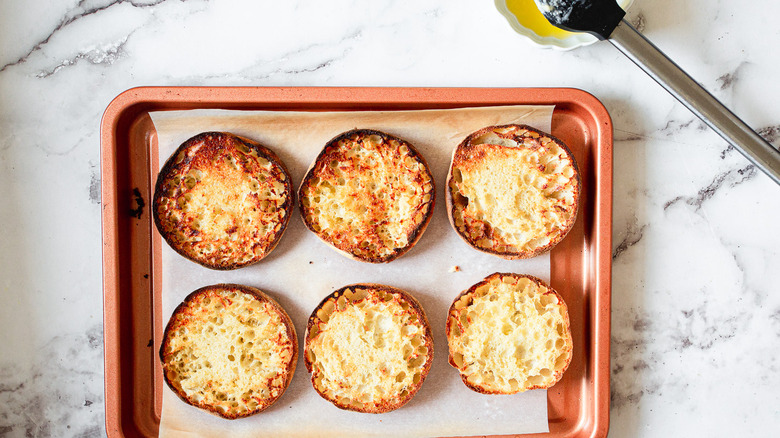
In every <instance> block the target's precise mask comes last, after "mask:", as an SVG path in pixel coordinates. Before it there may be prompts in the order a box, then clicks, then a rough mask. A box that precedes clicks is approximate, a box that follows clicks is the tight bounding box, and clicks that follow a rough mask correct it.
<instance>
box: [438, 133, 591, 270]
mask: <svg viewBox="0 0 780 438" xmlns="http://www.w3.org/2000/svg"><path fill="white" fill-rule="evenodd" d="M579 197H580V177H579V170H578V168H577V162H576V161H575V160H574V156H573V155H572V153H571V151H569V149H568V148H567V147H566V145H565V144H563V142H561V141H560V140H558V139H557V138H555V137H553V136H551V135H549V134H545V133H543V132H541V131H538V130H536V129H533V128H531V127H529V126H525V125H503V126H490V127H487V128H483V129H480V130H479V131H477V132H474V133H473V134H471V135H469V136H468V137H466V139H465V140H463V142H461V143H460V144H459V145H458V147H457V148H456V149H455V152H454V153H453V158H452V165H451V166H450V172H449V176H448V178H447V214H448V216H449V218H450V222H451V223H452V226H453V227H454V228H455V230H456V231H457V233H458V234H459V235H460V236H461V237H462V238H463V239H464V240H465V241H466V242H468V243H469V244H470V245H471V246H473V247H474V248H476V249H478V250H480V251H484V252H487V253H490V254H494V255H497V256H500V257H503V258H506V259H519V258H529V257H534V256H537V255H539V254H541V253H544V252H546V251H549V250H550V249H552V248H553V247H554V246H555V245H557V244H558V243H559V242H560V241H561V240H563V238H564V237H565V236H566V234H567V233H568V232H569V230H571V228H572V226H573V225H574V220H575V219H576V217H577V204H578V202H579Z"/></svg>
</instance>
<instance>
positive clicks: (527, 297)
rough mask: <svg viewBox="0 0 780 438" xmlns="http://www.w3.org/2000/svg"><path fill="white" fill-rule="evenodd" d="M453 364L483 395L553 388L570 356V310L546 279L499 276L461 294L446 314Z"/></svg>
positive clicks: (496, 274)
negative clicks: (546, 282) (544, 280)
mask: <svg viewBox="0 0 780 438" xmlns="http://www.w3.org/2000/svg"><path fill="white" fill-rule="evenodd" d="M446 330H447V342H448V344H449V363H450V365H452V366H453V367H455V368H457V369H458V371H459V372H460V378H461V380H463V383H465V384H466V386H468V387H469V388H471V389H472V390H474V391H477V392H480V393H483V394H514V393H517V392H523V391H527V390H529V389H545V388H549V387H551V386H553V385H554V384H555V383H556V382H558V380H560V379H561V376H563V372H564V371H566V368H568V366H569V362H571V357H572V337H571V327H570V325H569V312H568V310H567V308H566V303H564V302H563V298H561V296H560V295H558V293H557V292H555V291H554V290H553V289H552V288H551V287H550V286H548V285H547V284H545V283H544V282H543V281H542V280H540V279H538V278H536V277H533V276H530V275H519V274H504V273H495V274H492V275H489V276H487V277H486V278H485V279H484V280H482V281H480V282H479V283H477V284H475V285H474V286H472V287H470V288H469V289H468V290H466V291H465V292H463V293H461V294H460V295H458V297H457V298H455V301H454V302H453V303H452V305H451V306H450V310H449V312H448V314H447V328H446Z"/></svg>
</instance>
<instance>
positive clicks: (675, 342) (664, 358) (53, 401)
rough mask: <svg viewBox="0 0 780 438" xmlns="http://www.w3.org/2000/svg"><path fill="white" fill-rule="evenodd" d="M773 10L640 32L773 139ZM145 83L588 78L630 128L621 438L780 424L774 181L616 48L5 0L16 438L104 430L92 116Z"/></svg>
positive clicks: (8, 393)
mask: <svg viewBox="0 0 780 438" xmlns="http://www.w3.org/2000/svg"><path fill="white" fill-rule="evenodd" d="M778 13H780V3H777V2H774V1H772V0H756V1H754V2H751V3H750V6H745V4H744V3H743V2H740V1H738V0H722V1H719V2H710V1H706V0H691V1H688V2H675V1H672V0H657V1H649V0H636V1H635V2H634V5H633V7H632V9H631V10H630V11H629V19H630V21H631V23H632V24H633V25H634V26H635V27H637V28H638V29H639V30H640V31H642V32H643V33H644V34H645V35H647V36H648V37H649V38H650V39H651V40H652V41H653V42H654V43H656V44H657V45H658V46H659V47H660V48H661V49H662V50H664V51H665V52H666V53H667V54H668V55H669V56H670V57H671V58H672V59H674V60H675V61H677V62H678V63H679V64H680V65H681V66H682V67H683V68H684V69H686V70H687V71H688V72H689V73H690V74H691V75H692V76H693V77H695V78H696V79H697V80H698V81H700V82H701V83H702V84H703V85H704V86H705V87H706V88H708V89H709V90H710V91H712V92H713V93H714V94H715V95H716V96H717V97H718V98H720V99H721V100H722V101H723V102H724V103H726V104H727V105H728V106H729V107H731V108H732V109H733V110H734V111H735V112H736V113H737V114H739V115H740V116H742V118H743V119H744V120H745V121H746V122H747V123H748V124H750V125H751V126H754V127H755V128H756V129H757V130H758V131H759V133H760V134H761V135H762V136H764V137H765V138H766V139H767V140H768V141H770V142H772V143H773V144H775V145H778V144H780V107H778V106H777V105H776V103H775V102H776V101H777V100H778V98H779V97H780V82H778V81H777V80H776V72H777V70H778V69H780V57H779V56H778V54H777V51H776V47H777V46H778V45H780V32H778V31H777V26H776V24H775V23H774V17H776V16H777V15H778ZM141 85H214V86H219V85H267V86H282V85H303V86H323V85H324V86H329V85H356V86H367V85H376V86H490V87H527V86H548V87H577V88H582V89H584V90H586V91H589V92H590V93H592V94H594V95H595V96H596V97H598V98H599V99H600V100H601V101H602V102H604V104H605V106H606V107H607V109H608V110H609V111H610V114H611V116H612V118H613V122H614V126H615V145H614V153H615V159H614V228H613V250H612V259H613V260H612V261H613V317H612V343H611V347H612V365H611V372H612V380H611V382H612V391H611V431H610V435H611V436H614V437H634V436H641V437H666V436H770V435H772V434H773V433H776V432H775V431H776V430H780V408H779V407H780V392H779V391H777V388H779V387H780V373H778V366H779V364H778V359H779V358H780V353H778V351H780V294H778V291H780V287H779V286H778V284H780V269H778V266H780V233H778V232H776V228H777V221H778V217H780V188H778V187H777V186H776V185H774V184H773V183H772V182H771V181H770V180H769V179H768V178H767V177H765V176H764V175H763V174H761V173H760V172H758V171H756V169H755V168H754V167H753V166H752V165H750V164H749V163H748V162H747V161H746V160H745V159H744V158H743V157H742V156H741V155H740V154H739V153H738V152H737V151H736V150H734V149H733V148H731V147H728V146H727V145H726V144H725V142H723V141H722V140H721V139H720V138H719V137H717V135H715V134H713V133H712V132H710V131H709V130H708V129H707V128H706V127H705V126H704V125H703V124H702V123H701V122H700V121H698V120H697V119H695V118H694V117H693V116H692V115H691V114H690V113H688V112H687V111H686V110H685V109H684V108H683V107H682V106H681V105H679V104H678V103H677V102H675V101H674V99H673V98H671V97H670V96H669V95H668V94H666V93H665V92H664V91H663V90H662V89H661V88H660V87H658V86H657V85H656V84H655V83H654V82H652V80H651V79H649V78H647V77H646V76H645V75H644V74H643V73H642V72H641V71H639V70H638V69H637V68H635V66H633V64H631V63H630V61H628V60H626V59H625V58H624V57H623V56H622V55H620V54H619V53H617V52H616V51H615V50H614V49H612V48H611V47H610V46H609V45H608V44H595V45H592V46H588V47H583V48H580V49H577V50H575V51H572V52H557V51H552V50H541V49H538V48H536V47H535V46H533V45H531V44H529V43H527V42H526V41H524V40H523V39H522V38H521V37H520V36H518V35H516V34H514V33H513V31H512V30H511V28H509V26H508V25H507V24H506V22H505V20H504V19H503V17H501V16H500V15H499V14H498V13H497V11H496V10H495V8H494V6H493V3H492V2H491V1H485V2H473V1H467V0H455V1H450V2H436V1H431V0H421V1H418V2H412V3H409V2H399V1H391V0H382V1H378V2H360V1H355V0H335V1H333V2H316V3H315V2H307V1H299V0H296V1H291V2H256V1H251V0H244V1H240V0H234V1H214V0H210V1H207V0H199V1H172V0H150V1H140V0H136V1H107V0H106V1H99V0H94V1H90V0H81V1H76V0H56V1H52V2H44V1H41V0H33V1H28V2H22V1H18V0H11V1H6V2H4V3H2V4H1V5H0V199H2V200H3V202H2V206H1V207H0V224H2V233H0V236H2V237H0V270H1V272H2V275H0V299H1V300H2V302H3V303H4V305H3V306H0V436H9V437H23V436H74V437H92V436H101V435H104V434H105V426H104V412H103V402H104V400H103V365H102V363H103V362H102V292H101V253H100V250H101V244H100V210H101V204H100V202H101V200H100V169H99V162H100V153H99V122H100V117H101V115H102V112H103V110H104V109H105V108H106V106H107V105H108V103H109V102H110V101H111V99H112V98H113V97H114V96H116V95H117V94H119V93H120V92H122V91H124V90H125V89H128V88H131V87H134V86H141Z"/></svg>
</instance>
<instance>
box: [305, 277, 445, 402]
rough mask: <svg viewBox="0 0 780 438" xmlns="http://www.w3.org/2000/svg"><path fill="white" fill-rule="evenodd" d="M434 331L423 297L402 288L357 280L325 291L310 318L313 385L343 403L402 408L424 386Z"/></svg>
mask: <svg viewBox="0 0 780 438" xmlns="http://www.w3.org/2000/svg"><path fill="white" fill-rule="evenodd" d="M432 361H433V337H432V334H431V328H430V326H429V325H428V319H427V318H426V316H425V312H423V309H422V307H421V306H420V303H418V302H417V300H415V299H414V298H413V297H412V296H411V295H409V294H408V293H407V292H404V291H402V290H400V289H396V288H393V287H390V286H384V285H379V284H353V285H350V286H345V287H342V288H341V289H338V290H337V291H335V292H333V293H332V294H330V295H329V296H328V297H326V298H325V299H324V300H323V301H322V302H321V303H320V304H319V305H318V306H317V308H316V309H314V312H312V314H311V317H310V318H309V323H308V325H307V327H306V338H305V341H304V363H305V364H306V369H307V370H308V371H309V372H310V373H311V382H312V385H313V386H314V389H315V390H316V391H317V393H318V394H320V395H321V396H322V397H323V398H325V399H326V400H328V401H330V402H331V403H333V404H334V405H336V406H337V407H339V408H341V409H346V410H350V411H357V412H368V413H374V414H378V413H383V412H389V411H392V410H394V409H398V408H400V407H401V406H403V405H404V404H406V403H407V402H408V401H409V400H411V399H412V397H413V396H414V394H415V393H416V392H417V390H419V389H420V387H421V386H422V383H423V381H424V380H425V376H426V375H427V374H428V371H429V370H430V368H431V362H432Z"/></svg>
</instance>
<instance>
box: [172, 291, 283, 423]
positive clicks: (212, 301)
mask: <svg viewBox="0 0 780 438" xmlns="http://www.w3.org/2000/svg"><path fill="white" fill-rule="evenodd" d="M160 360H161V361H162V368H163V376H164V378H165V382H166V383H167V384H168V386H169V387H170V388H171V389H172V390H173V392H175V393H176V395H178V396H179V398H181V399H182V400H184V401H185V402H186V403H189V404H191V405H192V406H195V407H198V408H201V409H205V410H207V411H209V412H210V413H213V414H215V415H218V416H220V417H223V418H227V419H235V418H241V417H247V416H249V415H254V414H256V413H258V412H260V411H263V410H264V409H267V408H268V407H269V406H271V405H272V404H273V403H274V402H275V401H276V400H278V399H279V397H281V395H282V393H284V391H285V389H287V386H288V385H289V384H290V381H292V377H293V373H294V372H295V365H296V363H297V360H298V338H297V335H296V333H295V327H293V324H292V321H291V320H290V317H289V316H288V315H287V313H286V312H285V311H284V309H282V307H281V306H280V305H279V304H278V303H277V302H276V301H274V300H273V299H272V298H271V297H269V296H268V295H266V294H265V293H263V292H262V291H260V290H259V289H255V288H253V287H249V286H243V285H238V284H217V285H213V286H206V287H203V288H201V289H198V290H196V291H195V292H193V293H191V294H190V295H188V296H187V298H185V299H184V301H183V302H182V303H181V304H179V306H178V307H177V308H176V310H175V311H174V312H173V315H172V316H171V319H170V320H169V321H168V325H167V326H166V327H165V332H164V334H163V341H162V345H161V346H160Z"/></svg>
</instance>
